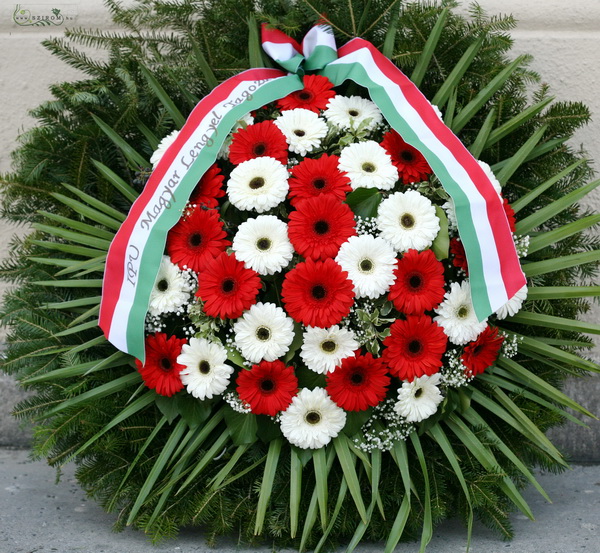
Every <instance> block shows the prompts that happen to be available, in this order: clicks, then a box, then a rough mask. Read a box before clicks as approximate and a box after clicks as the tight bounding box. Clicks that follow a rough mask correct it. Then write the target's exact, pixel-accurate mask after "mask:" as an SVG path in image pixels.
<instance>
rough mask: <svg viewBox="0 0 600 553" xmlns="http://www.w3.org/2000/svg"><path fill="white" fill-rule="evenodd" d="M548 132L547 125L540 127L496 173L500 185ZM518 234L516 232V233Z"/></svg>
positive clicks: (521, 163)
mask: <svg viewBox="0 0 600 553" xmlns="http://www.w3.org/2000/svg"><path fill="white" fill-rule="evenodd" d="M547 130H548V125H544V126H543V127H540V128H539V129H538V130H537V131H535V132H534V133H533V134H532V135H531V136H530V137H529V138H528V139H527V141H526V142H525V144H523V146H521V147H520V148H519V149H518V150H517V152H516V153H515V154H514V155H513V156H512V157H511V158H509V159H508V160H507V162H506V164H505V165H504V166H503V167H502V169H500V171H498V173H497V174H496V178H497V179H498V181H499V182H500V184H502V185H505V184H506V183H507V182H508V180H509V179H510V177H512V176H513V175H514V174H515V172H516V171H517V169H518V168H519V167H521V165H523V163H525V160H526V159H527V157H528V156H529V155H530V154H531V153H532V152H533V150H534V149H535V147H536V146H537V145H538V143H539V141H540V140H541V139H542V138H543V136H544V134H545V132H546V131H547ZM517 234H518V232H517Z"/></svg>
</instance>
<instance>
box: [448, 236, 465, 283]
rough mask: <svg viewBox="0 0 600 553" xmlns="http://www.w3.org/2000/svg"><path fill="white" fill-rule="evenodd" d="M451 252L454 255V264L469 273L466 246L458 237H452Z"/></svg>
mask: <svg viewBox="0 0 600 553" xmlns="http://www.w3.org/2000/svg"><path fill="white" fill-rule="evenodd" d="M450 254H451V255H452V264H453V265H454V266H455V267H458V268H459V269H462V270H463V271H464V272H465V273H466V275H467V276H468V275H469V266H468V265H467V254H466V253H465V247H464V246H463V243H462V242H461V241H460V240H459V239H458V238H451V239H450Z"/></svg>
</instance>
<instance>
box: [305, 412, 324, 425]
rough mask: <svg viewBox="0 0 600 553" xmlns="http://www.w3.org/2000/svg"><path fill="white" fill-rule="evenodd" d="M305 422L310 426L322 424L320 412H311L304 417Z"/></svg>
mask: <svg viewBox="0 0 600 553" xmlns="http://www.w3.org/2000/svg"><path fill="white" fill-rule="evenodd" d="M304 420H305V421H306V422H307V423H308V424H319V423H320V422H321V413H319V412H318V411H309V412H308V413H306V415H304Z"/></svg>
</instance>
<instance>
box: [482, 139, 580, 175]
mask: <svg viewBox="0 0 600 553" xmlns="http://www.w3.org/2000/svg"><path fill="white" fill-rule="evenodd" d="M567 140H568V138H566V137H563V138H553V139H552V140H548V141H547V142H544V143H542V144H540V145H539V146H536V147H535V148H534V149H533V151H532V152H531V153H530V154H529V155H528V156H527V157H526V158H525V160H524V162H527V161H531V160H532V159H536V158H538V157H541V156H543V155H545V154H547V153H550V152H552V151H554V150H555V149H556V148H558V147H560V146H562V145H563V144H564V143H565V142H566V141H567ZM511 159H512V158H511V157H509V158H508V159H503V160H502V161H499V162H498V163H494V164H493V165H492V171H494V173H498V172H499V171H500V170H502V168H503V167H504V166H505V165H507V164H508V163H510V161H511Z"/></svg>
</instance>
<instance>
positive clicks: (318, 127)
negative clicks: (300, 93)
mask: <svg viewBox="0 0 600 553" xmlns="http://www.w3.org/2000/svg"><path fill="white" fill-rule="evenodd" d="M275 124H276V125H277V127H278V128H279V130H280V131H281V132H282V133H283V134H284V136H285V138H286V140H287V143H288V144H289V146H290V152H294V153H296V154H300V155H302V156H305V155H306V154H307V153H308V152H312V151H313V150H314V149H315V148H318V147H319V146H320V145H321V138H323V137H325V135H327V123H325V121H324V120H323V119H321V118H320V117H319V116H318V115H317V114H316V113H314V112H312V111H310V110H308V109H303V108H297V109H289V110H286V111H284V112H283V113H282V114H281V115H280V116H279V117H278V118H277V119H275Z"/></svg>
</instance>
